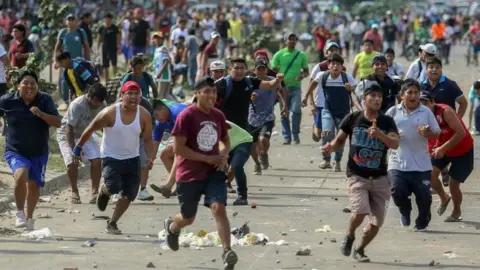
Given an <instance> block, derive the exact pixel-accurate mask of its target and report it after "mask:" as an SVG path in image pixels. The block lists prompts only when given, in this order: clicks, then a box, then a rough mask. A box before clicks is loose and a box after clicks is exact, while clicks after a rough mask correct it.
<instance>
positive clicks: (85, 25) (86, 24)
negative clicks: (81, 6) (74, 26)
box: [79, 12, 93, 48]
mask: <svg viewBox="0 0 480 270" xmlns="http://www.w3.org/2000/svg"><path fill="white" fill-rule="evenodd" d="M91 19H92V14H90V12H87V13H85V14H83V15H82V22H81V23H80V25H79V27H80V28H82V29H83V31H85V34H87V41H88V45H89V46H90V48H92V46H93V36H92V31H91V30H90V21H91Z"/></svg>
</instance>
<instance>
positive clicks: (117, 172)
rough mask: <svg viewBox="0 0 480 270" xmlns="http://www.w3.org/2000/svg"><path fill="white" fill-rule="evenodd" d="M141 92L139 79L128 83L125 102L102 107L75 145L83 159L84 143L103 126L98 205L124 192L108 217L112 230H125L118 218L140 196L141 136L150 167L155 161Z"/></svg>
mask: <svg viewBox="0 0 480 270" xmlns="http://www.w3.org/2000/svg"><path fill="white" fill-rule="evenodd" d="M141 95H142V92H141V88H140V86H139V85H138V83H136V82H133V81H129V82H127V83H125V84H124V85H123V86H122V89H121V97H122V102H121V103H116V104H114V105H112V106H109V107H107V108H105V109H104V110H103V111H101V112H100V113H99V114H98V115H97V117H95V119H94V120H93V122H92V123H91V124H90V125H89V126H88V127H87V129H86V130H85V131H84V132H83V134H82V136H81V137H80V139H79V140H78V142H77V145H76V146H75V148H74V149H73V154H74V155H75V156H76V157H77V159H79V158H80V155H81V153H82V147H83V146H84V145H85V143H86V142H87V141H88V140H89V139H90V137H91V136H92V134H93V133H94V132H95V131H97V130H101V129H103V139H102V145H101V147H100V152H101V157H102V159H103V178H104V180H105V183H104V184H103V185H102V187H101V188H100V192H99V194H98V198H97V207H98V209H99V210H100V211H105V209H106V208H107V204H108V201H109V200H110V196H111V195H112V194H118V193H121V195H122V197H121V199H120V200H119V201H118V202H117V204H116V207H115V210H114V212H113V214H112V218H111V219H110V220H108V221H107V228H106V229H105V230H106V232H107V233H109V234H121V233H122V231H120V230H119V229H118V227H117V221H118V220H119V219H120V217H121V216H122V215H123V214H124V213H125V211H126V210H127V209H128V207H129V206H130V203H131V202H132V201H134V200H135V198H136V197H137V193H138V188H139V185H140V174H141V172H140V171H141V169H140V151H139V145H140V136H142V137H143V139H144V142H145V152H146V153H147V157H148V159H147V167H148V168H150V169H151V167H152V164H153V163H152V161H153V155H154V153H153V151H152V150H153V149H152V145H153V142H152V117H151V116H150V113H149V112H148V111H147V110H146V109H144V108H143V107H141V106H140V105H139V104H140V97H141ZM126 142H128V143H126Z"/></svg>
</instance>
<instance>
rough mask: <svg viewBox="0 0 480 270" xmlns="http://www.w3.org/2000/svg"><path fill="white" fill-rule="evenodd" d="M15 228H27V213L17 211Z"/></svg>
mask: <svg viewBox="0 0 480 270" xmlns="http://www.w3.org/2000/svg"><path fill="white" fill-rule="evenodd" d="M15 217H16V220H15V227H16V228H25V227H27V222H25V213H24V212H23V211H17V213H16V214H15Z"/></svg>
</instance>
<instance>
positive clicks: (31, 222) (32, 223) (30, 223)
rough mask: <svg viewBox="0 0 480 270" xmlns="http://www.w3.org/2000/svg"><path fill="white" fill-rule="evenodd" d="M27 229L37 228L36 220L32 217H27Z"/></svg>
mask: <svg viewBox="0 0 480 270" xmlns="http://www.w3.org/2000/svg"><path fill="white" fill-rule="evenodd" d="M25 230H26V231H29V232H31V231H34V230H35V220H34V219H32V218H29V219H27V228H26V229H25Z"/></svg>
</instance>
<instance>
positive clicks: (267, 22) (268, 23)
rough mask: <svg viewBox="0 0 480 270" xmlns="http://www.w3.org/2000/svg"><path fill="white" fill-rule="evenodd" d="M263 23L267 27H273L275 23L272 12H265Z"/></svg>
mask: <svg viewBox="0 0 480 270" xmlns="http://www.w3.org/2000/svg"><path fill="white" fill-rule="evenodd" d="M262 17H263V23H264V25H265V26H271V25H272V22H273V15H272V12H270V11H268V10H267V11H265V12H263V16H262Z"/></svg>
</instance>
